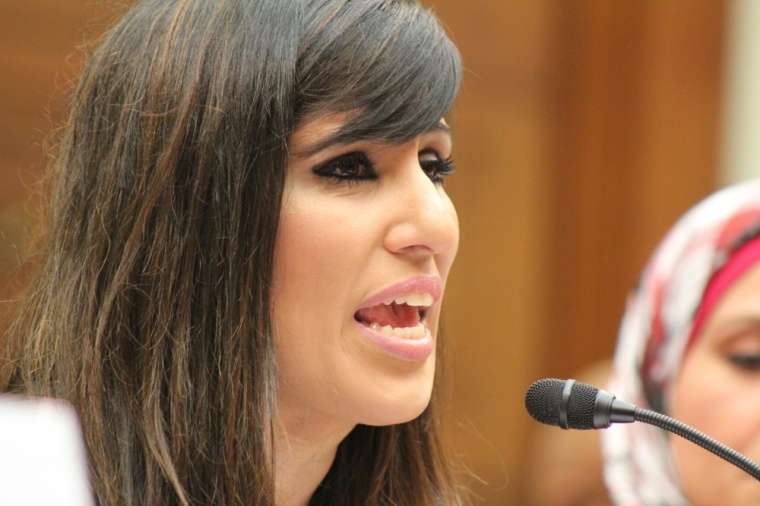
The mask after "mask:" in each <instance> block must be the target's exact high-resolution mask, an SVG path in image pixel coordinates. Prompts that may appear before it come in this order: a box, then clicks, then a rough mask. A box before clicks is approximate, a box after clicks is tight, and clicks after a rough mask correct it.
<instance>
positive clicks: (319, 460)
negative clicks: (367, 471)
mask: <svg viewBox="0 0 760 506" xmlns="http://www.w3.org/2000/svg"><path fill="white" fill-rule="evenodd" d="M351 429H353V425H349V424H345V423H338V422H336V421H335V420H324V419H319V417H318V416H313V414H312V416H309V415H308V414H307V415H305V416H294V415H292V414H288V413H282V412H280V413H278V417H277V422H276V426H275V441H274V450H275V504H276V506H306V505H308V503H309V499H311V496H312V495H313V494H314V491H315V490H317V487H318V486H319V484H320V483H321V482H322V480H323V479H324V477H325V476H326V475H327V472H328V471H329V470H330V466H332V463H333V460H335V453H336V451H337V449H338V445H339V444H340V442H341V441H343V439H344V438H345V437H346V436H347V435H348V433H349V432H351Z"/></svg>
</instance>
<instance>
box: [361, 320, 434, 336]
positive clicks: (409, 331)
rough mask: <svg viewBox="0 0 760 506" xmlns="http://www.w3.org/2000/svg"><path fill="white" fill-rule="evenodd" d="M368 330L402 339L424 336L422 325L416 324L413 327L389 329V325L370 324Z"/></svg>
mask: <svg viewBox="0 0 760 506" xmlns="http://www.w3.org/2000/svg"><path fill="white" fill-rule="evenodd" d="M369 328H371V329H372V330H377V331H378V332H382V333H383V334H388V335H390V336H394V337H400V338H402V339H420V338H422V337H424V335H425V326H424V325H423V324H422V323H418V324H417V325H415V326H414V327H391V326H390V325H385V326H380V324H379V323H370V324H369Z"/></svg>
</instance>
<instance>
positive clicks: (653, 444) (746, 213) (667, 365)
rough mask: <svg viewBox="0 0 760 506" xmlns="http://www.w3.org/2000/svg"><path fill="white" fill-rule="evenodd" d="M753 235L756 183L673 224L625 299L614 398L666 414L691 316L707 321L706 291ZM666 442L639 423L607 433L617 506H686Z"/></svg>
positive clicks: (759, 202) (758, 197) (759, 227)
mask: <svg viewBox="0 0 760 506" xmlns="http://www.w3.org/2000/svg"><path fill="white" fill-rule="evenodd" d="M758 232H760V180H753V181H748V182H746V183H742V184H738V185H735V186H732V187H729V188H726V189H723V190H721V191H719V192H717V193H715V194H713V195H711V196H710V197H708V198H707V199H705V200H703V201H702V202H700V203H699V204H697V205H696V206H695V207H693V208H692V209H691V210H690V211H688V212H687V213H686V214H685V215H684V216H683V217H682V218H681V219H680V220H679V221H678V222H677V223H676V224H675V226H674V227H673V228H672V229H671V230H670V231H669V232H668V234H667V235H666V236H665V238H664V239H663V241H662V242H661V243H660V245H659V246H658V247H657V249H656V250H655V252H654V254H653V255H652V257H651V258H650V260H649V263H648V264H647V266H646V268H645V269H644V272H643V273H642V276H641V279H640V280H639V284H638V286H637V287H636V289H635V291H634V292H633V293H632V294H631V295H630V296H629V299H628V303H627V306H626V312H625V315H624V316H623V321H622V324H621V327H620V333H619V336H618V343H617V349H616V351H615V358H614V365H613V372H612V377H611V379H610V382H609V384H608V386H607V387H608V390H609V391H610V392H611V393H613V394H614V395H616V396H617V398H618V399H620V400H622V401H626V402H630V403H632V404H636V405H637V406H638V407H640V408H644V409H652V410H654V411H658V412H660V413H664V414H667V413H668V404H669V400H670V396H671V395H672V390H673V386H674V383H675V380H676V376H677V375H678V372H679V369H680V366H681V362H682V360H683V357H684V354H685V352H686V351H687V350H688V347H689V343H690V340H691V337H692V335H693V334H694V335H696V334H697V332H694V323H695V317H697V315H699V317H698V318H697V319H698V320H700V321H703V319H704V318H703V317H702V316H703V315H702V313H705V311H704V310H700V307H701V306H702V305H703V297H704V296H705V290H706V289H708V292H709V289H710V288H712V287H711V285H715V283H714V281H715V280H716V278H718V277H719V274H718V273H720V272H721V270H722V269H723V267H724V266H726V265H727V262H729V260H731V259H732V258H735V257H734V256H733V255H734V253H735V252H737V250H739V249H740V248H741V247H742V246H743V245H745V244H747V243H748V242H749V241H750V240H752V239H754V238H755V237H757V236H758ZM751 242H753V243H754V242H755V241H751ZM756 260H757V259H756V258H753V260H752V261H753V262H754V261H756ZM729 263H730V262H729ZM724 277H725V276H724ZM734 279H735V278H734ZM731 282H732V281H731ZM719 284H720V283H719ZM725 284H726V283H723V285H725ZM723 289H724V288H723ZM721 290H722V289H721ZM713 291H715V290H713ZM720 294H722V291H721V292H720ZM719 296H720V295H718V297H719ZM712 298H715V297H712ZM708 311H709V309H708ZM697 330H698V329H697ZM668 438H669V436H668V435H667V433H666V432H665V431H663V430H662V429H658V428H656V427H652V426H650V425H646V424H643V423H632V424H617V425H613V426H612V427H610V428H609V429H607V430H606V431H604V433H603V434H602V446H603V451H604V459H605V470H604V471H605V481H606V483H607V487H608V488H609V490H610V493H611V495H612V497H613V499H614V500H615V502H616V504H618V505H619V506H665V505H667V506H688V505H689V501H688V500H687V499H686V498H685V497H684V494H683V492H682V491H681V487H680V484H679V478H678V476H677V473H676V469H675V465H674V461H673V457H672V455H671V452H670V446H669V444H668Z"/></svg>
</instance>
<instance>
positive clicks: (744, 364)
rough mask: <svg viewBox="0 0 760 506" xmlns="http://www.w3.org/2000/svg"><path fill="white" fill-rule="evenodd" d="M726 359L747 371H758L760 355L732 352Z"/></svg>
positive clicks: (759, 370)
mask: <svg viewBox="0 0 760 506" xmlns="http://www.w3.org/2000/svg"><path fill="white" fill-rule="evenodd" d="M728 361H729V362H730V363H731V364H733V365H734V366H736V367H738V368H739V369H742V370H744V371H748V372H760V355H758V354H752V353H750V354H740V353H736V354H732V355H729V356H728Z"/></svg>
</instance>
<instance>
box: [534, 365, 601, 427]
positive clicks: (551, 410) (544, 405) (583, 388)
mask: <svg viewBox="0 0 760 506" xmlns="http://www.w3.org/2000/svg"><path fill="white" fill-rule="evenodd" d="M565 383H566V381H565V380H559V379H554V378H549V379H542V380H538V381H536V382H535V383H533V384H532V385H531V386H530V388H528V391H527V392H525V409H527V410H528V413H530V416H532V417H533V418H535V419H536V420H537V421H539V422H541V423H545V424H547V425H556V426H559V411H560V405H561V403H562V391H563V390H564V389H565ZM598 392H599V389H598V388H596V387H592V386H591V385H587V384H585V383H580V382H577V381H576V382H575V383H574V384H573V389H572V390H571V391H570V398H569V399H568V403H567V426H568V428H570V429H593V428H594V406H595V404H596V395H597V393H598Z"/></svg>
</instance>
